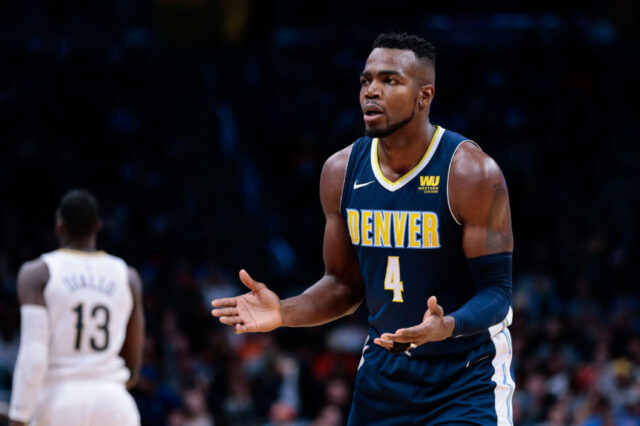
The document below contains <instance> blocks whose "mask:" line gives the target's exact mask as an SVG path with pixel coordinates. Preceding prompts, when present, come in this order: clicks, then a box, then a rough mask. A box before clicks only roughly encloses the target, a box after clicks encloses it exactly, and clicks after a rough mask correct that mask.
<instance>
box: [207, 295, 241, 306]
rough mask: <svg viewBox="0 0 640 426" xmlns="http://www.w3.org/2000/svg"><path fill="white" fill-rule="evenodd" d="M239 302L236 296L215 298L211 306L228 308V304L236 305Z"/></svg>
mask: <svg viewBox="0 0 640 426" xmlns="http://www.w3.org/2000/svg"><path fill="white" fill-rule="evenodd" d="M236 304H237V300H236V298H235V297H227V298H225V299H213V300H212V301H211V306H213V307H214V308H226V307H228V306H230V307H234V306H236Z"/></svg>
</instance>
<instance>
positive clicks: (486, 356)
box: [464, 355, 489, 368]
mask: <svg viewBox="0 0 640 426" xmlns="http://www.w3.org/2000/svg"><path fill="white" fill-rule="evenodd" d="M487 358H489V355H485V356H483V357H480V358H478V359H476V360H473V362H471V361H467V365H465V367H464V368H467V367H469V366H470V365H474V364H477V363H479V362H480V361H482V360H484V359H487Z"/></svg>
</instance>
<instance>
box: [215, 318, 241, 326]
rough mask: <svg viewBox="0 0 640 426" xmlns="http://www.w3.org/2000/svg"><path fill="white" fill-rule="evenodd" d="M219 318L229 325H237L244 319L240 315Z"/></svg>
mask: <svg viewBox="0 0 640 426" xmlns="http://www.w3.org/2000/svg"><path fill="white" fill-rule="evenodd" d="M218 320H219V321H220V322H221V323H223V324H227V325H237V324H241V323H242V319H241V318H240V317H220V318H219V319H218Z"/></svg>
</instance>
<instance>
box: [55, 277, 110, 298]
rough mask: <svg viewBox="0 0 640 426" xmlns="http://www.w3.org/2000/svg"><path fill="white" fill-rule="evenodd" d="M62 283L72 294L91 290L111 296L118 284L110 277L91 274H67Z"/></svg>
mask: <svg viewBox="0 0 640 426" xmlns="http://www.w3.org/2000/svg"><path fill="white" fill-rule="evenodd" d="M62 283H63V285H64V287H65V288H66V289H67V290H68V291H69V292H70V293H75V292H77V291H79V290H91V291H97V292H99V293H102V294H105V295H107V296H111V295H113V292H114V291H115V288H116V283H115V282H114V281H113V280H112V279H110V278H109V277H107V276H104V275H94V274H90V273H74V274H67V275H65V276H64V277H62Z"/></svg>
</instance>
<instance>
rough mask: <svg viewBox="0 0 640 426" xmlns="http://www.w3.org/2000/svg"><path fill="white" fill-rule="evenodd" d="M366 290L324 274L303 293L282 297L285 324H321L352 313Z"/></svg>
mask: <svg viewBox="0 0 640 426" xmlns="http://www.w3.org/2000/svg"><path fill="white" fill-rule="evenodd" d="M362 298H363V294H362V292H361V291H360V290H359V288H358V286H356V285H351V284H347V283H344V282H342V281H340V280H338V278H336V277H335V276H333V275H325V276H324V277H322V279H320V280H319V281H318V282H316V283H315V284H314V285H312V286H311V287H309V288H308V289H307V290H305V291H304V293H302V294H300V295H298V296H295V297H290V298H288V299H284V300H283V301H282V308H281V314H282V325H283V326H284V327H310V326H314V325H321V324H326V323H328V322H331V321H333V320H336V319H338V318H340V317H343V316H345V315H349V314H351V313H353V312H355V310H356V309H357V308H358V306H360V302H362Z"/></svg>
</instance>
